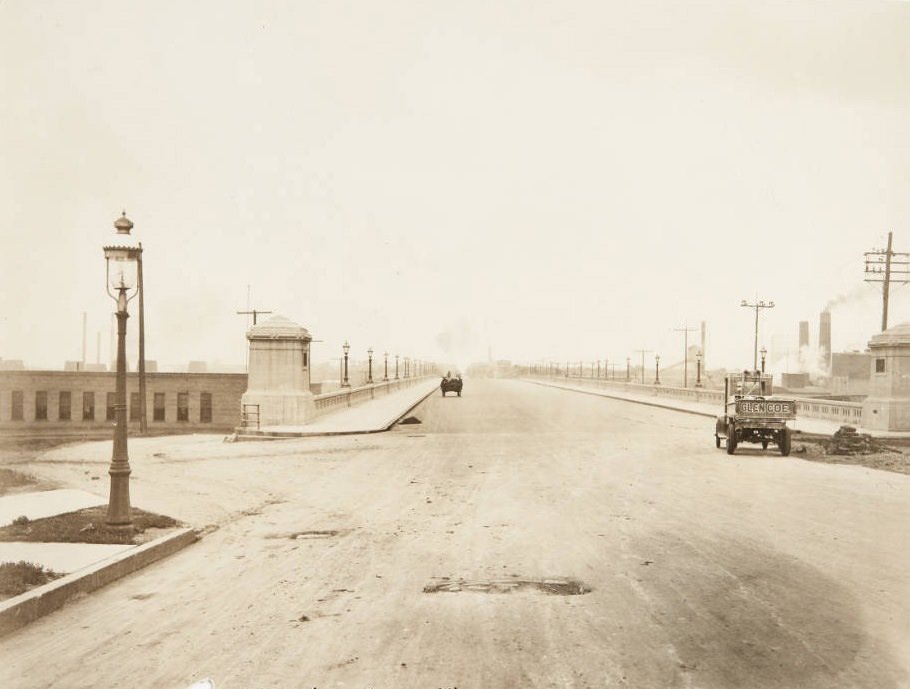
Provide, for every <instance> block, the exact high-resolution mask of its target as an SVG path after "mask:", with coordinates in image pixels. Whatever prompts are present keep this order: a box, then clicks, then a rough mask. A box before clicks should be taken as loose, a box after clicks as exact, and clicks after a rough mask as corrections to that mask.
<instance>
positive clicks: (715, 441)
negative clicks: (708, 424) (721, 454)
mask: <svg viewBox="0 0 910 689" xmlns="http://www.w3.org/2000/svg"><path fill="white" fill-rule="evenodd" d="M714 447H720V436H719V435H717V433H715V434H714Z"/></svg>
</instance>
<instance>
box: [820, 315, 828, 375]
mask: <svg viewBox="0 0 910 689" xmlns="http://www.w3.org/2000/svg"><path fill="white" fill-rule="evenodd" d="M818 357H819V359H820V361H821V363H822V366H824V367H825V368H826V369H828V370H831V312H830V311H822V313H821V317H820V318H819V322H818Z"/></svg>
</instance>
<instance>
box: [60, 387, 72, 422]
mask: <svg viewBox="0 0 910 689" xmlns="http://www.w3.org/2000/svg"><path fill="white" fill-rule="evenodd" d="M72 418H73V394H72V393H71V392H70V391H69V390H61V391H60V397H59V398H58V400H57V419H58V420H60V421H70V420H71V419H72Z"/></svg>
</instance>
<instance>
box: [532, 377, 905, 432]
mask: <svg viewBox="0 0 910 689" xmlns="http://www.w3.org/2000/svg"><path fill="white" fill-rule="evenodd" d="M525 382H528V383H534V384H535V385H542V386H544V387H547V388H556V389H557V390H566V391H568V392H580V393H581V394H583V395H594V396H596V397H606V398H608V399H611V400H619V401H620V402H629V403H631V404H642V405H644V406H646V407H658V408H659V409H669V410H670V411H678V412H681V413H683V414H693V415H695V416H702V417H705V418H709V419H715V418H717V415H716V414H713V413H710V412H705V411H699V410H697V409H685V408H683V407H674V406H673V405H671V404H661V403H659V402H648V401H646V400H641V399H633V398H631V397H621V396H619V395H611V394H609V393H606V392H600V391H598V390H584V389H582V388H577V387H571V386H568V385H560V384H559V383H547V382H543V381H539V380H528V381H525ZM791 430H792V431H793V433H794V434H795V435H798V436H799V437H800V438H801V439H802V440H825V439H830V438H831V434H830V433H819V432H818V431H804V430H801V429H799V428H793V429H791ZM870 435H872V437H873V438H875V439H877V440H881V441H887V440H888V439H889V436H875V434H870ZM891 439H893V438H891Z"/></svg>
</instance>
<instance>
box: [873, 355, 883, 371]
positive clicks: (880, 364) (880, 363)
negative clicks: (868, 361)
mask: <svg viewBox="0 0 910 689" xmlns="http://www.w3.org/2000/svg"><path fill="white" fill-rule="evenodd" d="M875 372H876V373H884V372H885V360H884V359H883V358H879V359H876V360H875Z"/></svg>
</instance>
